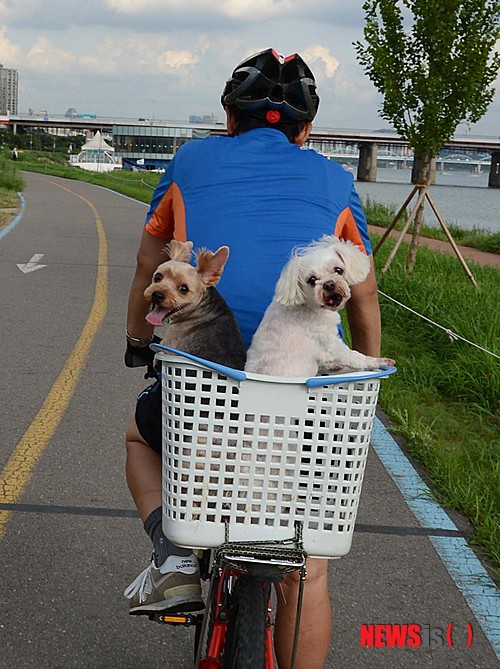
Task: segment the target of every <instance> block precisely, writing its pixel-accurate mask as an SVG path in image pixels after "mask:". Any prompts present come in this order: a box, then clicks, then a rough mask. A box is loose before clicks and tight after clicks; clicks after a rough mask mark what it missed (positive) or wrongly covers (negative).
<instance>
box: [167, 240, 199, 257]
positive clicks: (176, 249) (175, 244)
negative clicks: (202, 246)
mask: <svg viewBox="0 0 500 669" xmlns="http://www.w3.org/2000/svg"><path fill="white" fill-rule="evenodd" d="M192 249H193V242H179V241H178V240H177V239H172V240H171V241H170V242H169V243H168V244H167V245H166V246H165V248H164V249H163V253H166V255H167V256H168V259H169V260H177V261H178V262H189V261H190V260H191V251H192Z"/></svg>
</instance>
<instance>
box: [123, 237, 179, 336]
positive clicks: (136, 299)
mask: <svg viewBox="0 0 500 669" xmlns="http://www.w3.org/2000/svg"><path fill="white" fill-rule="evenodd" d="M168 241H170V240H168V239H160V238H159V237H154V236H153V235H152V234H151V233H149V232H148V231H147V230H144V232H143V233H142V239H141V244H140V246H139V251H138V252H137V266H136V270H135V275H134V279H133V281H132V287H131V289H130V295H129V298H128V311H127V332H128V333H129V335H131V336H132V337H136V338H137V339H143V338H146V337H149V336H150V335H152V334H153V331H154V328H153V326H152V325H150V324H149V323H148V322H147V321H146V315H147V313H148V311H149V308H150V306H151V305H149V304H148V303H147V301H146V300H145V299H144V291H145V289H146V288H147V287H148V286H149V284H150V283H151V279H152V277H153V272H154V271H155V269H156V268H157V267H158V265H160V264H161V263H162V262H166V260H167V257H166V256H165V255H163V254H162V251H163V249H164V248H165V245H166V244H167V243H168Z"/></svg>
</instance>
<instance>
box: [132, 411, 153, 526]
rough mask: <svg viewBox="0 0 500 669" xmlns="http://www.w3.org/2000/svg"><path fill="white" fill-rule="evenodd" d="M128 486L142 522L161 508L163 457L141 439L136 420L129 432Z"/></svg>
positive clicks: (133, 421)
mask: <svg viewBox="0 0 500 669" xmlns="http://www.w3.org/2000/svg"><path fill="white" fill-rule="evenodd" d="M126 445H127V463H126V467H125V471H126V475H127V484H128V487H129V490H130V492H131V494H132V497H133V499H134V502H135V505H136V507H137V509H138V511H139V515H140V516H141V519H142V521H143V522H144V521H145V520H146V518H147V517H148V516H149V515H150V514H151V513H152V512H153V511H154V510H155V509H157V508H158V507H159V506H161V455H160V454H159V453H157V452H156V451H154V450H153V449H152V448H150V447H149V446H148V444H147V443H146V442H145V441H144V439H143V438H142V437H141V435H140V433H139V430H138V429H137V424H136V422H135V418H132V419H131V421H130V424H129V427H128V430H127V437H126Z"/></svg>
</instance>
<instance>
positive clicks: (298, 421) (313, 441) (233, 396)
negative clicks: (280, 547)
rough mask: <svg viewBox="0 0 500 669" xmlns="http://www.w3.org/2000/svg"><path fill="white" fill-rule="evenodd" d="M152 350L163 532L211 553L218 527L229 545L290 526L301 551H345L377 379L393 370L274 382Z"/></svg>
mask: <svg viewBox="0 0 500 669" xmlns="http://www.w3.org/2000/svg"><path fill="white" fill-rule="evenodd" d="M158 357H159V359H160V360H161V361H162V379H163V382H162V394H163V395H162V397H163V528H164V532H165V534H166V535H167V536H168V538H169V539H170V540H171V541H173V542H174V543H176V544H177V545H181V546H192V547H195V548H214V547H216V546H219V545H220V544H222V543H223V542H224V541H225V523H226V522H228V523H229V540H230V541H243V542H245V541H269V540H283V539H290V538H292V537H293V536H294V529H295V523H296V521H301V523H302V524H303V543H304V549H305V551H306V552H307V553H308V554H309V555H311V556H316V557H340V556H342V555H345V554H346V553H347V552H348V551H349V549H350V547H351V542H352V534H353V531H354V524H355V520H356V513H357V509H358V502H359V497H360V493H361V486H362V483H363V475H364V471H365V463H366V457H367V454H368V446H369V440H370V432H371V428H372V423H373V418H374V415H375V408H376V404H377V397H378V391H379V385H380V377H383V376H387V375H389V374H390V373H392V372H393V371H395V369H394V368H389V369H387V370H383V371H379V372H362V373H359V372H358V373H353V374H351V375H348V376H346V375H340V376H338V377H335V376H332V377H317V378H314V379H307V380H306V379H277V378H275V377H269V376H262V375H257V374H245V373H242V372H238V371H236V370H227V369H226V368H223V367H219V366H218V365H214V364H213V363H208V362H206V361H200V362H194V360H198V359H195V358H192V356H190V359H187V358H185V357H180V356H178V355H175V356H172V355H166V354H164V353H162V354H160V355H159V356H158ZM206 365H208V366H206ZM227 371H229V373H233V372H234V375H235V376H236V377H237V378H232V377H231V376H229V375H228V374H227V373H225V372H227ZM332 379H333V381H332Z"/></svg>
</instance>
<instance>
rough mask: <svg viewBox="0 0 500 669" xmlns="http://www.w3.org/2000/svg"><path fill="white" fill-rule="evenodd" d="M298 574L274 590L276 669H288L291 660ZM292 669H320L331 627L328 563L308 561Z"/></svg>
mask: <svg viewBox="0 0 500 669" xmlns="http://www.w3.org/2000/svg"><path fill="white" fill-rule="evenodd" d="M299 581H300V572H298V571H294V572H292V573H290V574H286V575H285V577H284V579H283V581H282V583H278V585H277V587H276V595H277V601H278V607H277V611H276V621H275V626H274V647H275V651H276V657H277V659H278V666H279V669H289V667H290V663H291V659H292V647H293V637H294V632H295V614H296V611H297V597H298V592H299ZM300 621H301V622H300V634H299V647H298V653H297V664H296V669H323V667H324V664H325V661H326V656H327V654H328V648H329V646H330V634H331V624H332V612H331V606H330V596H329V593H328V560H320V559H309V560H308V561H307V578H306V580H305V582H304V598H303V601H302V614H301V619H300Z"/></svg>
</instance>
